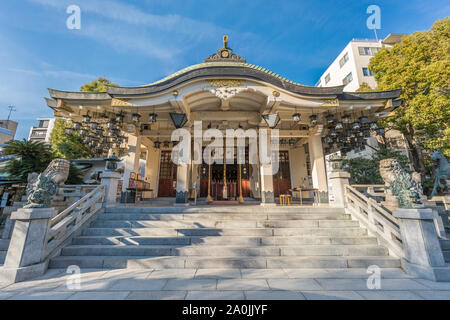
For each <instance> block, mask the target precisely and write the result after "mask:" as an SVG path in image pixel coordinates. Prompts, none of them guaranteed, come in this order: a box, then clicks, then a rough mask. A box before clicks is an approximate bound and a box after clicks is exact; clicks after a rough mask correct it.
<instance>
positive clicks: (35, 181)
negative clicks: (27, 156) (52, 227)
mask: <svg viewBox="0 0 450 320" xmlns="http://www.w3.org/2000/svg"><path fill="white" fill-rule="evenodd" d="M69 168H70V162H69V161H67V160H64V159H55V160H52V162H50V164H49V165H48V167H47V169H45V170H44V172H42V173H41V174H40V175H39V176H38V177H37V178H36V176H35V175H33V174H30V176H29V177H28V178H29V185H28V187H27V191H28V202H27V204H26V205H25V206H24V208H49V207H50V204H51V201H52V197H53V196H54V195H55V194H56V193H57V192H58V186H59V185H60V184H62V183H64V182H65V181H66V180H67V178H68V177H69Z"/></svg>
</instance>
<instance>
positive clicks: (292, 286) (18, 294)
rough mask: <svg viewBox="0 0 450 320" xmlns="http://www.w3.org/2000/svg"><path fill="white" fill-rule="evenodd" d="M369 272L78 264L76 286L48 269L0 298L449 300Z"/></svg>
mask: <svg viewBox="0 0 450 320" xmlns="http://www.w3.org/2000/svg"><path fill="white" fill-rule="evenodd" d="M369 276H370V274H367V273H366V269H165V270H130V269H116V270H105V269H102V270H99V269H84V270H81V275H80V288H78V289H77V288H76V281H71V280H73V275H72V274H68V273H66V270H65V269H52V270H49V271H48V272H47V274H46V275H44V276H42V277H40V278H38V279H36V280H32V281H26V282H20V283H15V284H10V285H6V284H0V299H8V300H29V299H40V300H44V299H57V300H79V299H81V300H111V299H117V300H123V299H132V300H133V299H138V300H160V299H170V300H184V299H186V300H196V299H200V300H243V299H246V300H305V299H306V300H317V299H352V300H363V299H371V300H377V299H413V300H422V299H433V300H434V299H445V300H449V299H450V283H449V282H447V283H443V282H440V283H438V282H432V281H428V280H423V279H417V278H413V277H410V276H408V275H406V274H405V273H404V272H403V271H402V270H401V269H381V282H380V284H381V288H380V289H372V290H370V289H369V288H368V287H367V278H368V277H369ZM68 280H69V282H68ZM68 283H69V286H68Z"/></svg>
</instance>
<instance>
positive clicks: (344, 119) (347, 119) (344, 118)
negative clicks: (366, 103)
mask: <svg viewBox="0 0 450 320" xmlns="http://www.w3.org/2000/svg"><path fill="white" fill-rule="evenodd" d="M342 121H343V122H344V123H349V122H350V116H349V115H348V114H345V115H344V116H343V117H342Z"/></svg>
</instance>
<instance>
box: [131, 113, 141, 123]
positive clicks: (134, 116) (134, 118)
mask: <svg viewBox="0 0 450 320" xmlns="http://www.w3.org/2000/svg"><path fill="white" fill-rule="evenodd" d="M140 118H141V115H140V114H139V113H133V115H132V116H131V120H132V121H133V122H135V123H138V122H139V119H140Z"/></svg>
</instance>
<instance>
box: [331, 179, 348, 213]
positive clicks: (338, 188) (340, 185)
mask: <svg viewBox="0 0 450 320" xmlns="http://www.w3.org/2000/svg"><path fill="white" fill-rule="evenodd" d="M329 178H330V183H331V188H332V190H333V195H334V201H333V202H332V205H333V207H344V205H345V199H344V198H345V196H344V194H345V185H348V184H349V179H350V173H348V172H345V171H333V172H331V173H330V177H329Z"/></svg>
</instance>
